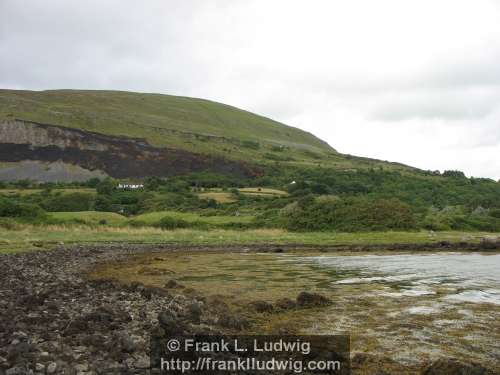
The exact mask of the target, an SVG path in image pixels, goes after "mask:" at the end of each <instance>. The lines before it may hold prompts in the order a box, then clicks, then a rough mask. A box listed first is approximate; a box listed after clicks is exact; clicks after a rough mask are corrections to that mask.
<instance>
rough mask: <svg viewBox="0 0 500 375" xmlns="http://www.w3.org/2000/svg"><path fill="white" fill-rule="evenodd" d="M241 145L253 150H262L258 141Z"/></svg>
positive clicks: (245, 142) (243, 142)
mask: <svg viewBox="0 0 500 375" xmlns="http://www.w3.org/2000/svg"><path fill="white" fill-rule="evenodd" d="M241 145H242V146H243V147H245V148H250V149H252V150H258V149H259V148H260V143H259V142H257V141H250V140H245V141H242V142H241Z"/></svg>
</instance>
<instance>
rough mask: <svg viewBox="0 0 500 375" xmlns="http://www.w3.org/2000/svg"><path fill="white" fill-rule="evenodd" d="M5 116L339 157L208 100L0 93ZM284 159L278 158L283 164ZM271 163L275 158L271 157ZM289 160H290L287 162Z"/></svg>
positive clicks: (223, 150) (227, 148) (220, 148)
mask: <svg viewBox="0 0 500 375" xmlns="http://www.w3.org/2000/svg"><path fill="white" fill-rule="evenodd" d="M0 116H2V117H3V118H17V119H22V120H29V121H34V122H39V123H43V124H51V125H60V126H65V127H70V128H78V129H83V130H88V131H92V132H98V133H102V134H108V135H122V136H128V137H135V138H145V139H146V140H147V141H148V142H149V143H151V144H152V145H154V146H160V147H161V146H168V147H174V148H182V149H186V150H190V151H197V152H205V153H218V154H223V155H224V156H226V157H230V158H233V159H239V158H244V157H245V156H246V155H248V154H252V155H259V156H262V155H264V154H265V153H266V152H270V153H272V152H273V150H274V151H278V150H279V151H280V154H279V155H280V156H281V158H283V159H286V158H287V154H288V151H291V150H293V151H295V153H296V152H297V151H299V152H304V153H305V155H306V156H307V153H315V154H319V155H321V154H324V153H335V150H334V149H332V148H331V147H330V146H329V145H328V144H327V143H325V142H323V141H322V140H320V139H318V138H316V137H314V136H313V135H312V134H310V133H307V132H305V131H303V130H300V129H297V128H293V127H290V126H286V125H284V124H281V123H279V122H276V121H273V120H271V119H268V118H265V117H262V116H259V115H256V114H253V113H250V112H247V111H243V110H241V109H238V108H235V107H231V106H229V105H225V104H221V103H216V102H212V101H208V100H203V99H195V98H186V97H179V96H171V95H160V94H142V93H132V92H122V91H80V90H53V91H52V90H51V91H17V90H0ZM280 156H277V158H278V159H279V158H280ZM271 158H272V157H271ZM288 158H289V157H288Z"/></svg>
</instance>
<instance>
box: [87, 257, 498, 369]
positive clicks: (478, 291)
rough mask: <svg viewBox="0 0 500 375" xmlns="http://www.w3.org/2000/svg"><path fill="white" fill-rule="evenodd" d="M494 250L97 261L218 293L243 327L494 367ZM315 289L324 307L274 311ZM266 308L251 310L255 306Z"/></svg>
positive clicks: (110, 272)
mask: <svg viewBox="0 0 500 375" xmlns="http://www.w3.org/2000/svg"><path fill="white" fill-rule="evenodd" d="M499 270H500V253H498V252H490V253H478V252H474V253H471V252H428V251H427V252H411V251H405V252H394V251H390V252H384V251H377V252H367V253H360V252H319V251H289V252H284V253H270V252H263V253H259V252H244V251H243V252H229V253H228V252H217V251H210V252H202V253H199V252H173V253H172V252H165V253H154V254H142V255H140V256H135V257H131V258H129V259H127V260H124V261H121V262H119V263H114V264H113V263H108V264H103V265H101V266H99V267H98V268H97V269H96V270H94V272H93V273H92V275H91V276H92V277H93V278H103V277H106V278H109V277H111V278H114V279H117V280H120V281H122V282H125V283H132V282H140V283H143V284H145V285H151V286H157V287H164V286H165V284H166V283H168V282H172V281H175V283H173V284H172V285H176V287H179V286H181V287H182V292H183V293H199V294H201V295H204V296H207V297H211V298H219V299H221V300H222V301H224V303H227V304H228V305H229V306H231V308H232V309H233V310H234V311H237V312H238V313H240V314H243V315H245V316H246V317H247V318H249V319H251V321H252V322H253V324H252V325H251V326H250V327H249V328H248V332H249V333H302V334H346V333H347V334H350V335H351V349H352V351H353V353H368V354H374V355H381V356H385V357H390V358H391V359H392V360H394V361H397V362H399V363H402V364H407V365H417V364H419V363H424V362H427V361H432V360H436V359H438V358H456V359H459V360H463V361H468V362H475V363H479V364H482V365H484V366H487V367H489V368H493V369H497V370H498V369H499V368H498V366H499V363H500V348H499V347H498V343H499V342H500V272H499ZM303 291H307V292H316V293H320V294H322V295H324V296H325V297H327V298H329V299H330V300H331V301H332V302H333V303H332V304H330V305H328V306H325V307H316V308H312V309H311V308H309V309H301V308H294V309H285V310H280V309H279V308H278V309H277V308H276V306H277V304H276V302H277V301H279V300H283V299H284V298H289V299H290V300H295V298H296V297H297V295H298V294H299V293H300V292H303ZM257 301H259V302H266V303H268V304H271V305H273V306H274V308H270V309H267V310H266V311H258V312H256V311H254V310H253V309H252V307H251V306H254V305H255V303H256V302H257Z"/></svg>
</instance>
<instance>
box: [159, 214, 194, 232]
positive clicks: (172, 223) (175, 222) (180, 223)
mask: <svg viewBox="0 0 500 375" xmlns="http://www.w3.org/2000/svg"><path fill="white" fill-rule="evenodd" d="M158 226H159V227H160V228H161V229H179V228H187V227H188V226H189V225H188V222H187V221H185V220H182V219H177V218H174V217H172V216H165V217H163V218H162V219H161V220H160V222H159V223H158Z"/></svg>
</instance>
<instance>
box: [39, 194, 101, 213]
mask: <svg viewBox="0 0 500 375" xmlns="http://www.w3.org/2000/svg"><path fill="white" fill-rule="evenodd" d="M93 203H94V196H93V195H92V194H88V193H69V194H63V195H60V196H52V197H50V198H48V199H45V200H43V201H42V202H41V206H42V207H43V208H44V209H45V210H46V211H51V212H56V211H65V212H78V211H88V210H90V209H91V207H92V205H93Z"/></svg>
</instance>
